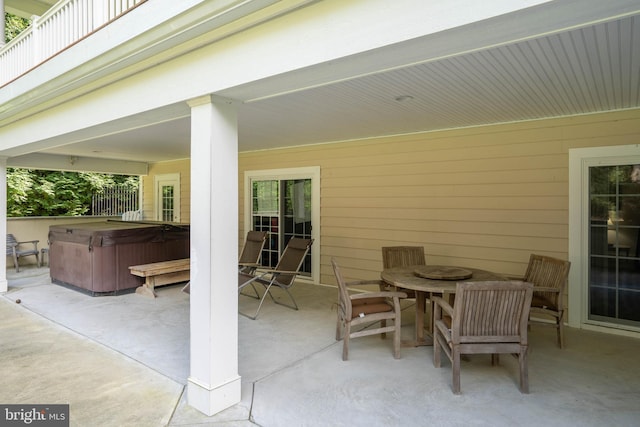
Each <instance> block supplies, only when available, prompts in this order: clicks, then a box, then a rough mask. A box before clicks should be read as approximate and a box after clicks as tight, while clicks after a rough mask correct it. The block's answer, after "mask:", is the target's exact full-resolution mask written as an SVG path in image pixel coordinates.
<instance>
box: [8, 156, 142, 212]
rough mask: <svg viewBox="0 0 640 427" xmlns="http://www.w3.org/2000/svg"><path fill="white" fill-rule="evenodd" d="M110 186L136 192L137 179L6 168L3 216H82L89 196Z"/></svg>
mask: <svg viewBox="0 0 640 427" xmlns="http://www.w3.org/2000/svg"><path fill="white" fill-rule="evenodd" d="M114 185H125V186H127V187H128V188H130V189H132V190H136V189H137V188H138V177H135V176H125V175H110V174H99V173H86V172H58V171H41V170H29V169H11V168H7V215H8V216H9V217H17V216H80V215H85V214H87V213H89V211H90V209H91V200H92V196H93V194H94V193H96V192H102V191H104V189H105V188H107V187H110V186H114Z"/></svg>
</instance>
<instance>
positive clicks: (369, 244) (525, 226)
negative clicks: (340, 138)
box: [144, 110, 640, 283]
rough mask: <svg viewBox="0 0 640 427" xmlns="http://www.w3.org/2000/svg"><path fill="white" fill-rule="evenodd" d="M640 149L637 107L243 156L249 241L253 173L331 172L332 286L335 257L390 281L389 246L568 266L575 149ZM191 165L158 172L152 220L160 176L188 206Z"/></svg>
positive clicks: (514, 263) (324, 211) (327, 193)
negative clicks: (177, 182) (384, 251)
mask: <svg viewBox="0 0 640 427" xmlns="http://www.w3.org/2000/svg"><path fill="white" fill-rule="evenodd" d="M639 142H640V110H632V111H625V112H618V113H608V114H598V115H585V116H579V117H572V118H564V119H553V120H540V121H532V122H524V123H518V124H506V125H495V126H484V127H476V128H467V129H458V130H451V131H441V132H432V133H420V134H412V135H403V136H394V137H386V138H374V139H367V140H359V141H348V142H340V143H327V144H322V145H314V146H303V147H296V148H288V149H281V150H269V151H260V152H247V153H240V155H239V167H240V173H239V176H238V180H239V188H240V194H239V195H238V202H239V208H240V209H239V212H240V221H239V237H240V241H241V242H242V241H243V238H244V233H245V230H243V212H244V211H243V209H244V206H243V197H244V195H243V192H244V188H243V186H244V181H243V178H244V171H246V170H258V169H267V168H269V169H272V168H273V169H279V168H287V167H305V166H320V168H321V215H320V216H321V242H322V247H321V248H319V250H320V251H321V277H320V281H321V282H322V283H334V282H335V280H334V278H333V272H332V271H331V267H330V261H329V260H330V258H331V257H336V258H337V259H338V260H339V262H340V264H341V266H342V267H343V272H344V273H345V275H346V276H347V277H349V278H361V279H369V278H378V277H379V272H380V270H381V268H382V260H381V253H380V247H381V246H385V245H401V244H411V245H423V246H424V247H425V252H426V254H427V262H428V263H431V264H436V263H441V264H449V265H463V266H469V267H476V268H484V269H489V270H493V271H496V272H501V273H504V274H509V275H521V274H523V273H524V270H525V267H526V263H527V261H528V258H529V254H530V253H532V252H536V253H541V254H546V255H551V256H555V257H559V258H563V259H566V258H567V255H568V254H567V252H568V150H569V148H579V147H595V146H607V145H625V144H637V143H639ZM188 164H189V163H188V161H181V162H171V163H162V164H158V165H153V166H152V167H151V169H150V175H149V176H148V177H145V179H144V183H145V190H144V200H145V217H146V215H147V212H148V211H149V210H151V209H152V197H151V196H152V191H153V174H157V173H169V172H176V171H179V172H180V173H181V176H182V178H183V180H182V182H183V185H182V187H183V194H182V199H183V200H184V202H183V206H182V209H183V212H184V211H185V209H188V201H189V195H188V186H187V185H186V183H187V182H188V177H189V167H188ZM148 182H150V183H151V189H149V188H147V187H149V186H148V185H146V184H147V183H148ZM184 219H186V220H187V221H188V213H183V220H184Z"/></svg>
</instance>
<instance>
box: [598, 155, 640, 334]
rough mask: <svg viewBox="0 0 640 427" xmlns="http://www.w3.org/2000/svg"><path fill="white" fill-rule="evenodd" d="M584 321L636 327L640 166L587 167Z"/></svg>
mask: <svg viewBox="0 0 640 427" xmlns="http://www.w3.org/2000/svg"><path fill="white" fill-rule="evenodd" d="M589 218H590V220H589V270H588V271H589V274H588V286H589V291H588V311H589V312H588V319H589V320H591V321H596V322H599V323H609V324H616V325H626V326H631V327H634V328H636V327H640V239H639V233H640V165H638V164H623V163H618V164H612V165H603V166H600V165H599V166H591V167H589Z"/></svg>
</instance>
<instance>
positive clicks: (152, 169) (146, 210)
mask: <svg viewBox="0 0 640 427" xmlns="http://www.w3.org/2000/svg"><path fill="white" fill-rule="evenodd" d="M168 173H179V174H180V222H185V223H188V222H190V220H191V201H190V195H191V193H190V191H189V189H190V188H191V161H190V160H189V159H186V160H176V161H173V162H162V163H154V164H151V165H149V174H148V175H146V176H143V177H142V210H143V219H146V220H155V219H156V217H155V215H156V212H155V210H156V209H155V195H154V194H153V192H154V180H155V177H156V176H157V175H162V174H168Z"/></svg>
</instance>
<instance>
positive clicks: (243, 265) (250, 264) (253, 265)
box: [238, 263, 262, 268]
mask: <svg viewBox="0 0 640 427" xmlns="http://www.w3.org/2000/svg"><path fill="white" fill-rule="evenodd" d="M238 267H255V268H258V267H262V264H256V263H248V264H245V263H242V264H240V263H238Z"/></svg>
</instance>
